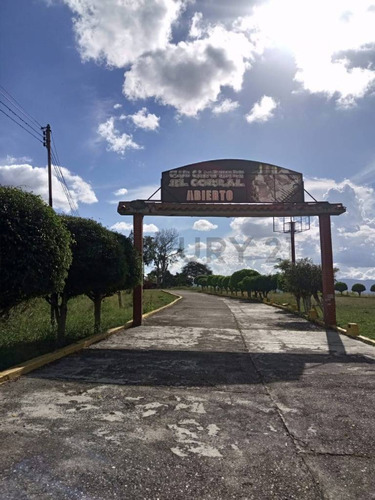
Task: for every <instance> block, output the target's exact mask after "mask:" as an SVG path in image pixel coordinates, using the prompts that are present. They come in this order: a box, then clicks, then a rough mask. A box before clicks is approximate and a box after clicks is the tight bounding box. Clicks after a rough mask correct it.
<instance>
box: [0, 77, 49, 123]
mask: <svg viewBox="0 0 375 500" xmlns="http://www.w3.org/2000/svg"><path fill="white" fill-rule="evenodd" d="M0 94H2V95H3V96H4V97H5V99H6V100H7V101H9V102H10V103H11V104H12V105H13V106H14V107H15V108H16V109H18V111H20V112H21V113H22V114H23V115H24V116H26V117H27V118H29V119H30V120H31V121H33V122H34V123H35V124H36V125H37V126H38V127H40V128H42V125H41V124H40V123H39V122H38V121H37V120H36V119H35V118H34V117H32V116H31V115H30V113H28V112H27V111H26V110H25V109H24V108H23V107H22V106H21V104H20V103H19V102H18V101H17V100H16V99H15V98H14V97H13V96H12V95H11V94H10V93H9V92H8V91H7V90H6V89H5V88H4V87H3V86H2V85H0Z"/></svg>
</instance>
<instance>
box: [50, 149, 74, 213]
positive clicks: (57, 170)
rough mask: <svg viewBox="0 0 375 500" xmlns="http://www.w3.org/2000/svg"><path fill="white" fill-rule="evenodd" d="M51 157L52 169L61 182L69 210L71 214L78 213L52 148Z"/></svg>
mask: <svg viewBox="0 0 375 500" xmlns="http://www.w3.org/2000/svg"><path fill="white" fill-rule="evenodd" d="M51 158H52V162H53V169H54V172H55V176H56V178H57V180H58V181H59V182H60V184H61V187H62V189H63V191H64V194H65V196H66V199H67V201H68V204H69V207H70V211H71V212H72V214H73V215H78V209H77V205H76V202H75V201H74V199H73V196H72V194H71V192H70V190H69V187H68V185H67V182H66V180H65V177H64V174H63V172H62V170H61V167H60V165H59V161H58V159H57V158H56V155H55V153H54V152H53V151H52V150H51Z"/></svg>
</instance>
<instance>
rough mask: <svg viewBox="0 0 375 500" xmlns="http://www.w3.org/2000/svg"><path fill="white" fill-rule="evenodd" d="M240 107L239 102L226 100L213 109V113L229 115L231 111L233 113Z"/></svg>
mask: <svg viewBox="0 0 375 500" xmlns="http://www.w3.org/2000/svg"><path fill="white" fill-rule="evenodd" d="M238 107H239V103H238V102H237V101H232V100H231V99H224V101H222V102H220V103H219V104H217V105H216V106H214V107H213V108H212V112H213V113H215V114H221V113H229V111H233V110H234V109H237V108H238Z"/></svg>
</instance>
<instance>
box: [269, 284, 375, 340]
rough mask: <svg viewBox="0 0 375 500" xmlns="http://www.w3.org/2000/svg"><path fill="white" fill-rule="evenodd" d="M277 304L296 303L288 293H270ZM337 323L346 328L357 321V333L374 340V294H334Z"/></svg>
mask: <svg viewBox="0 0 375 500" xmlns="http://www.w3.org/2000/svg"><path fill="white" fill-rule="evenodd" d="M269 296H270V298H271V299H272V300H273V301H274V302H277V303H278V304H283V303H289V304H296V301H295V299H294V297H293V295H292V294H290V293H270V294H269ZM336 316H337V325H338V326H341V327H342V328H346V327H347V325H348V323H358V325H359V333H360V335H363V336H364V337H368V338H370V339H373V340H375V295H373V296H371V295H365V296H362V297H358V295H342V296H341V295H336Z"/></svg>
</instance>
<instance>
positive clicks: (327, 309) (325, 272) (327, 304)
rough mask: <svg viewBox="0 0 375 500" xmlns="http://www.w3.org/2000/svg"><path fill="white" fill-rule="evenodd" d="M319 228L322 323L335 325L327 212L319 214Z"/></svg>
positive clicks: (329, 223)
mask: <svg viewBox="0 0 375 500" xmlns="http://www.w3.org/2000/svg"><path fill="white" fill-rule="evenodd" d="M319 230H320V253H321V258H322V280H323V311H324V323H325V325H326V326H336V302H335V279H334V274H333V253H332V235H331V217H330V215H329V214H322V215H319Z"/></svg>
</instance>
